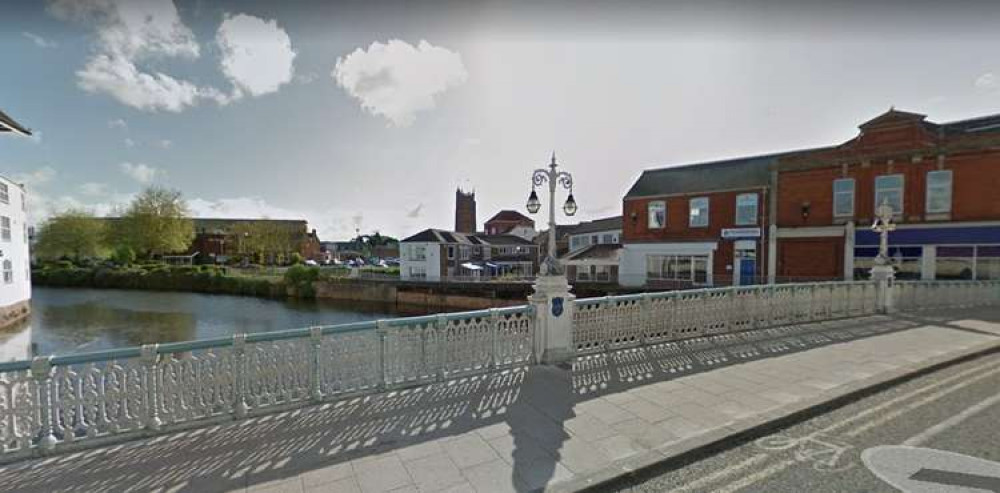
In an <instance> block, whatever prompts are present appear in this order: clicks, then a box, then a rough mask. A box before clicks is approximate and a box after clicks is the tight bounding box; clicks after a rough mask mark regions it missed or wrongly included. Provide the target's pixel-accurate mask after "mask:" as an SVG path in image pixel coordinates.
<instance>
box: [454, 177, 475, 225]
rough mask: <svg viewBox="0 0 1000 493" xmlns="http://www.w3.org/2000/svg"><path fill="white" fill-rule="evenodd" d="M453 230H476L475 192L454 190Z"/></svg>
mask: <svg viewBox="0 0 1000 493" xmlns="http://www.w3.org/2000/svg"><path fill="white" fill-rule="evenodd" d="M455 231H456V232H458V233H475V232H476V192H475V191H472V192H468V193H466V192H463V191H462V189H461V188H459V189H457V190H455Z"/></svg>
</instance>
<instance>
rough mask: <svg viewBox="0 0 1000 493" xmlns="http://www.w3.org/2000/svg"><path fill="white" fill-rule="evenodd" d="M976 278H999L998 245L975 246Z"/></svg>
mask: <svg viewBox="0 0 1000 493" xmlns="http://www.w3.org/2000/svg"><path fill="white" fill-rule="evenodd" d="M976 279H980V280H986V279H990V280H994V281H996V280H1000V245H981V246H977V247H976Z"/></svg>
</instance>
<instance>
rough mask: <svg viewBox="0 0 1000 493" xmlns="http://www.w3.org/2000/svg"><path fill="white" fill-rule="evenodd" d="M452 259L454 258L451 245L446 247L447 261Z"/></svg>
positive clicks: (453, 248)
mask: <svg viewBox="0 0 1000 493" xmlns="http://www.w3.org/2000/svg"><path fill="white" fill-rule="evenodd" d="M454 258H455V247H454V246H452V245H449V246H448V259H454Z"/></svg>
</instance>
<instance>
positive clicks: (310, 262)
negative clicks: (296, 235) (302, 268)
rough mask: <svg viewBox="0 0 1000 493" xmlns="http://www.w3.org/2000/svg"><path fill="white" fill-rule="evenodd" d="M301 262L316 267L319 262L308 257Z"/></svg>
mask: <svg viewBox="0 0 1000 493" xmlns="http://www.w3.org/2000/svg"><path fill="white" fill-rule="evenodd" d="M303 263H304V264H306V265H308V266H310V267H316V266H318V265H319V262H316V261H315V260H313V259H308V260H306V261H305V262H303Z"/></svg>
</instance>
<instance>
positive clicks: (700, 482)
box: [670, 454, 767, 493]
mask: <svg viewBox="0 0 1000 493" xmlns="http://www.w3.org/2000/svg"><path fill="white" fill-rule="evenodd" d="M764 459H767V454H757V455H755V456H753V457H750V458H749V459H747V460H745V461H743V462H740V463H739V464H736V465H733V466H729V467H727V468H725V469H723V470H721V471H718V472H716V473H715V474H711V475H708V476H704V477H702V478H699V479H697V480H695V481H692V482H690V483H687V484H685V485H684V486H681V487H680V488H675V489H672V490H670V491H671V493H681V492H685V491H691V490H695V489H698V488H701V487H702V486H705V485H707V484H710V483H713V482H715V481H716V480H718V479H722V478H724V477H726V476H730V475H732V474H735V473H737V472H740V471H741V470H743V469H746V468H748V467H750V466H752V465H754V464H756V463H758V462H760V461H762V460H764Z"/></svg>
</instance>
